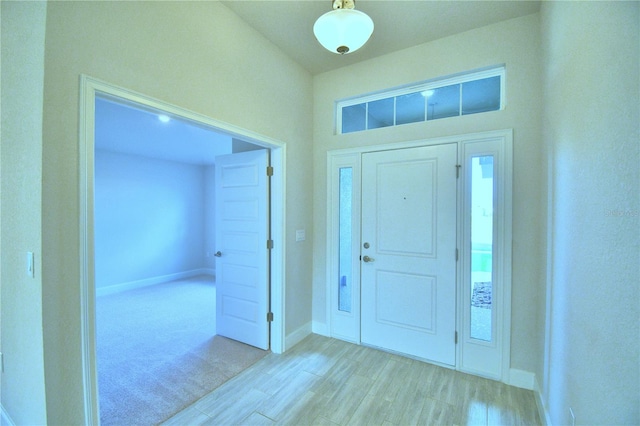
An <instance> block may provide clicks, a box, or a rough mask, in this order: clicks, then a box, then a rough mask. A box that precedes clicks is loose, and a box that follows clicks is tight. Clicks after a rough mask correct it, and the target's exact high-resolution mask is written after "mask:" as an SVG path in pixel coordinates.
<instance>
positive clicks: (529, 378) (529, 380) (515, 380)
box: [508, 368, 536, 390]
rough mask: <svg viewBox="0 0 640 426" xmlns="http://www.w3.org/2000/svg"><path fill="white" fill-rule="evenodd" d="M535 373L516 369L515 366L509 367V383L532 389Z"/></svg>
mask: <svg viewBox="0 0 640 426" xmlns="http://www.w3.org/2000/svg"><path fill="white" fill-rule="evenodd" d="M535 381H536V375H535V374H534V373H532V372H530V371H525V370H518V369H517V368H511V369H509V382H508V383H509V384H510V385H511V386H515V387H517V388H522V389H527V390H534V389H535Z"/></svg>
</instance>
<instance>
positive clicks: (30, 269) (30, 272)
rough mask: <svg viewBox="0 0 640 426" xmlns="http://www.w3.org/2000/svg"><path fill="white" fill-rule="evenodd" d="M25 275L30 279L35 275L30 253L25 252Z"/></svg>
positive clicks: (31, 253)
mask: <svg viewBox="0 0 640 426" xmlns="http://www.w3.org/2000/svg"><path fill="white" fill-rule="evenodd" d="M27 275H29V276H30V277H31V278H33V277H34V275H35V271H34V265H33V252H32V251H28V252H27Z"/></svg>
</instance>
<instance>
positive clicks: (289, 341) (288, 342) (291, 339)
mask: <svg viewBox="0 0 640 426" xmlns="http://www.w3.org/2000/svg"><path fill="white" fill-rule="evenodd" d="M310 334H311V321H309V322H308V323H306V324H304V325H303V326H302V327H299V328H298V329H297V330H295V331H294V332H293V333H289V334H288V335H287V336H286V337H285V339H284V350H285V351H287V350H289V349H291V348H292V347H294V346H295V345H297V344H298V343H300V342H301V341H302V339H304V338H305V337H307V336H308V335H310Z"/></svg>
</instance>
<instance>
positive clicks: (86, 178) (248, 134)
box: [79, 75, 286, 424]
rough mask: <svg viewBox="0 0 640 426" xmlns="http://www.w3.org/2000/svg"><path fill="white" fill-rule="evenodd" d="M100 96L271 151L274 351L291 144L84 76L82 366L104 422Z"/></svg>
mask: <svg viewBox="0 0 640 426" xmlns="http://www.w3.org/2000/svg"><path fill="white" fill-rule="evenodd" d="M97 95H101V96H106V97H112V98H116V99H118V100H122V101H124V102H134V103H136V104H141V105H143V106H147V107H149V108H153V109H154V110H160V111H165V112H167V113H168V114H170V115H173V116H177V117H180V118H184V119H186V120H189V121H192V122H195V123H197V124H200V125H203V126H205V127H208V128H211V129H212V130H214V131H219V132H222V133H225V134H227V135H230V136H232V137H237V138H240V139H242V140H245V141H247V142H250V143H253V144H255V145H259V146H262V147H265V148H267V149H269V150H270V156H271V166H272V167H273V170H274V173H273V176H272V177H271V235H272V237H271V238H272V240H274V247H273V249H272V250H271V267H270V277H269V279H270V282H271V288H270V293H271V297H270V300H271V312H273V321H272V322H271V331H270V348H271V351H272V352H274V353H283V352H284V350H285V339H284V336H285V330H284V325H285V297H284V296H285V288H286V283H285V273H284V271H285V255H284V254H285V250H286V247H285V244H286V238H285V229H286V228H285V220H286V216H285V202H286V199H285V191H284V188H285V182H286V180H285V179H286V170H285V165H286V144H285V143H284V142H281V141H278V140H276V139H272V138H269V137H267V136H264V135H261V134H258V133H255V132H252V131H250V130H247V129H243V128H241V127H237V126H234V125H232V124H229V123H225V122H223V121H220V120H216V119H214V118H211V117H207V116H205V115H202V114H199V113H196V112H193V111H189V110H186V109H184V108H181V107H179V106H176V105H172V104H170V103H168V102H164V101H161V100H158V99H154V98H152V97H149V96H146V95H143V94H141V93H137V92H134V91H132V90H128V89H124V88H122V87H118V86H116V85H113V84H111V83H107V82H105V81H101V80H98V79H96V78H93V77H90V76H87V75H81V76H80V99H79V101H80V116H79V131H80V133H79V154H80V155H79V175H80V176H79V177H80V182H79V198H80V205H79V208H80V229H79V235H80V241H79V243H80V259H79V261H80V298H81V315H80V322H81V339H82V370H83V387H84V389H83V394H84V412H85V421H86V423H88V424H99V423H100V411H99V398H98V374H97V363H96V334H95V305H96V291H95V269H94V264H95V257H94V256H95V253H94V189H95V182H94V158H95V98H96V96H97Z"/></svg>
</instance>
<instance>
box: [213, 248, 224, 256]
mask: <svg viewBox="0 0 640 426" xmlns="http://www.w3.org/2000/svg"><path fill="white" fill-rule="evenodd" d="M213 255H214V256H215V257H222V253H221V252H220V250H218V251H217V252H215V253H214V254H213Z"/></svg>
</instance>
